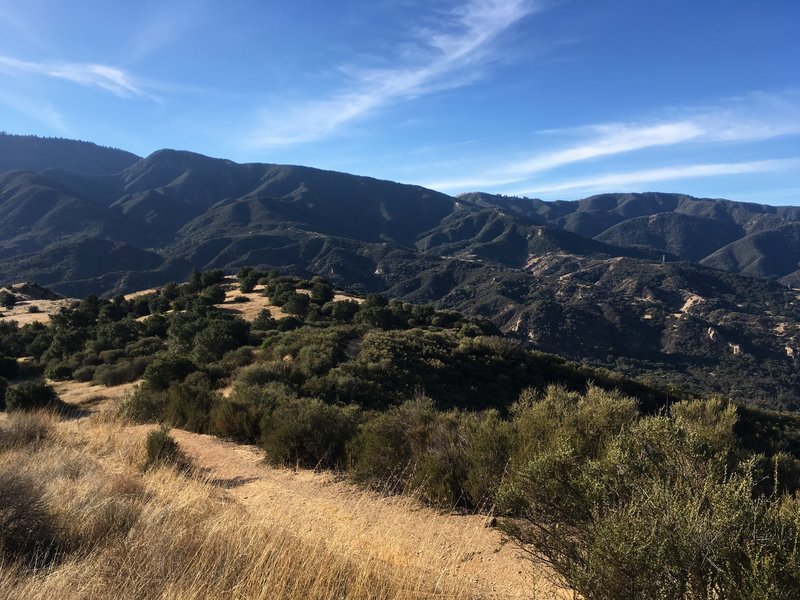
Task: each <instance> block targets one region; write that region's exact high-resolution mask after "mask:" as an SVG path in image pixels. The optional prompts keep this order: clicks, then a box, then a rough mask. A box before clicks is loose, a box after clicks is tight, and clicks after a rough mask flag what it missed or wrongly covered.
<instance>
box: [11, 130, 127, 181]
mask: <svg viewBox="0 0 800 600" xmlns="http://www.w3.org/2000/svg"><path fill="white" fill-rule="evenodd" d="M138 160H140V157H139V156H136V155H135V154H131V153H130V152H125V151H124V150H117V149H116V148H105V147H103V146H98V145H97V144H92V143H91V142H79V141H76V140H66V139H61V138H41V137H37V136H35V135H11V134H7V133H2V132H0V171H18V170H19V171H41V170H44V169H63V170H65V171H74V172H76V173H83V174H85V175H106V174H111V173H119V172H120V171H122V170H123V169H126V168H128V167H130V166H131V165H132V164H134V163H135V162H137V161H138Z"/></svg>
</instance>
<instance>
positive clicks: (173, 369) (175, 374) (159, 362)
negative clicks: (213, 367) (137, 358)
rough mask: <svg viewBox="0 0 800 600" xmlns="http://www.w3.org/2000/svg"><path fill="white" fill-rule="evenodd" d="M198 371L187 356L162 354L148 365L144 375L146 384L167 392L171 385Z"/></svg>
mask: <svg viewBox="0 0 800 600" xmlns="http://www.w3.org/2000/svg"><path fill="white" fill-rule="evenodd" d="M196 370H197V367H196V366H195V364H194V363H193V362H192V361H191V360H189V359H188V358H186V357H185V356H179V355H176V354H167V353H165V354H160V355H158V356H156V358H155V359H154V360H153V361H152V362H151V363H150V364H149V365H147V368H146V369H145V370H144V373H143V374H142V379H143V380H144V381H145V383H146V384H147V385H148V386H149V387H151V388H153V389H156V390H165V389H167V388H168V387H169V386H170V384H171V383H173V382H178V381H183V380H184V379H186V376H187V375H188V374H189V373H192V372H194V371H196Z"/></svg>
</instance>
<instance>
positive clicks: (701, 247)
mask: <svg viewBox="0 0 800 600" xmlns="http://www.w3.org/2000/svg"><path fill="white" fill-rule="evenodd" d="M54 166H58V165H54ZM799 210H800V209H798V208H796V207H769V206H762V205H757V204H744V203H736V202H731V201H727V200H711V199H698V198H692V197H690V196H685V195H679V194H659V193H648V194H603V195H598V196H593V197H591V198H586V199H584V200H580V201H574V202H543V201H541V200H531V199H525V198H509V197H505V196H493V195H489V194H480V193H474V194H465V195H463V196H460V197H459V198H453V197H450V196H447V195H445V194H441V193H438V192H435V191H433V190H428V189H425V188H422V187H419V186H413V185H403V184H398V183H394V182H389V181H380V180H377V179H372V178H369V177H359V176H354V175H348V174H345V173H335V172H331V171H323V170H319V169H312V168H308V167H299V166H290V165H271V164H237V163H234V162H231V161H228V160H222V159H215V158H209V157H206V156H202V155H199V154H194V153H191V152H182V151H175V150H161V151H158V152H155V153H153V154H152V155H150V156H148V157H147V158H145V159H141V160H138V161H136V162H135V163H134V164H132V165H130V166H128V167H127V168H126V169H124V170H123V171H121V172H119V173H116V174H107V175H102V176H94V175H86V174H82V173H75V172H70V171H67V170H63V169H59V168H49V169H45V170H42V171H40V172H38V173H33V172H19V171H17V172H4V173H0V285H2V284H11V283H16V282H19V281H23V280H24V281H39V282H41V283H43V284H46V285H48V287H51V288H52V289H54V290H55V291H57V292H59V293H62V294H66V295H70V296H84V295H87V294H115V293H120V292H123V293H124V292H131V291H136V290H139V289H145V288H150V287H153V286H157V285H160V284H163V283H165V282H168V281H173V280H181V279H184V278H186V277H187V276H188V275H189V274H190V272H191V271H192V270H193V269H200V270H202V269H210V268H217V269H223V270H226V271H229V272H231V271H235V270H238V269H240V268H241V267H255V268H258V269H261V270H263V271H272V270H275V271H281V272H284V273H292V274H295V275H298V276H302V277H308V278H310V277H311V276H313V275H321V276H323V277H325V278H326V279H328V280H329V281H330V282H332V283H333V284H335V285H336V286H337V287H340V288H343V289H349V290H353V291H357V292H360V293H371V292H381V293H385V294H387V295H389V296H391V297H395V298H399V299H402V300H408V301H414V302H420V303H432V304H435V305H436V306H438V307H440V308H449V307H455V308H458V309H459V310H462V311H464V312H466V313H469V314H477V315H482V316H485V317H488V318H490V319H492V321H493V322H494V323H495V324H496V325H497V326H499V327H501V328H502V329H503V330H504V331H506V332H508V333H509V334H511V335H513V336H516V337H518V338H520V339H522V340H525V342H526V343H527V344H529V345H530V346H532V347H534V348H538V349H541V350H546V351H548V352H553V353H557V354H560V355H563V356H566V357H569V358H571V359H573V360H581V361H586V362H589V363H591V364H594V365H602V366H604V367H608V368H612V369H615V370H618V371H622V372H624V373H627V374H629V375H634V376H637V377H650V378H652V379H653V381H655V382H657V383H659V384H674V385H680V386H684V387H686V388H687V389H690V390H692V391H706V390H714V391H719V392H722V393H725V394H730V395H733V396H735V397H738V398H742V399H753V398H754V397H756V395H758V394H761V397H760V398H759V401H761V402H762V403H764V404H775V405H781V406H794V405H795V402H796V401H795V397H797V395H798V394H799V393H800V380H798V376H797V375H796V364H795V356H797V354H798V353H799V352H800V340H798V339H797V336H798V332H800V326H799V325H798V324H800V312H798V308H797V307H796V306H795V302H796V298H795V295H794V293H793V292H791V291H790V290H789V289H788V288H786V287H784V286H781V285H780V284H778V283H774V282H773V283H770V282H767V281H766V280H763V279H753V278H749V277H742V276H737V275H735V274H729V273H726V272H725V271H723V270H719V269H712V268H708V267H706V266H700V265H698V264H693V262H692V261H699V262H702V263H704V264H707V265H713V266H715V267H718V268H720V269H725V270H729V271H734V272H741V273H745V274H754V275H761V276H769V277H773V278H777V277H783V281H784V282H786V283H791V282H793V281H800V276H798V272H800V267H798V256H797V255H798V252H799V251H798V247H799V246H800V243H798V235H797V231H798V229H800V225H798V224H799V223H800V220H799V217H800V213H799V212H798V211H799ZM712 257H713V259H712ZM662 259H665V261H666V264H662ZM677 261H684V262H677Z"/></svg>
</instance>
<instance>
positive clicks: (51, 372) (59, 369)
mask: <svg viewBox="0 0 800 600" xmlns="http://www.w3.org/2000/svg"><path fill="white" fill-rule="evenodd" d="M45 376H46V377H47V378H48V379H52V380H53V381H66V380H68V379H72V367H70V366H69V365H68V364H65V363H56V364H54V365H53V366H51V367H49V368H48V369H47V371H45Z"/></svg>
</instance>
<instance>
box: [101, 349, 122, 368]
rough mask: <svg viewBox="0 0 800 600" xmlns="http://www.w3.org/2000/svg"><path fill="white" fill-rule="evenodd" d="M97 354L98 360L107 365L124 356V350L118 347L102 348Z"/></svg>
mask: <svg viewBox="0 0 800 600" xmlns="http://www.w3.org/2000/svg"><path fill="white" fill-rule="evenodd" d="M99 356H100V360H102V361H103V362H104V363H106V364H107V365H109V364H112V363H115V362H117V361H118V360H120V359H121V358H125V351H124V350H120V349H114V350H103V351H102V352H100V354H99Z"/></svg>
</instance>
